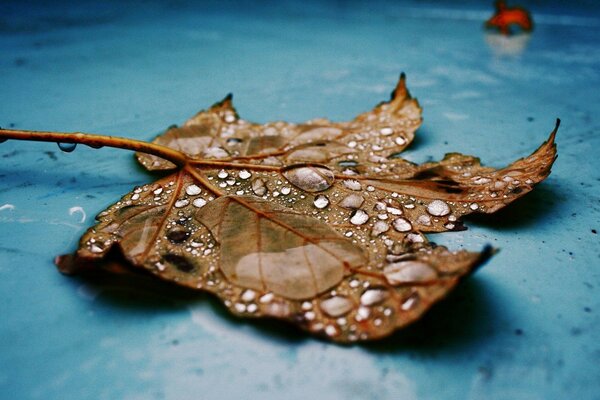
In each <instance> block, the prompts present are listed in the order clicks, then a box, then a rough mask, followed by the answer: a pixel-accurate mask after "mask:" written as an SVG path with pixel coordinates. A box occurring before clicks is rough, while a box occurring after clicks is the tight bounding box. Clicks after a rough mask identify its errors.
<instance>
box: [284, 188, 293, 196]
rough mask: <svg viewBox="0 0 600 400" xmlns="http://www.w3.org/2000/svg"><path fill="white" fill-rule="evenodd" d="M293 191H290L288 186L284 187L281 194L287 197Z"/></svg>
mask: <svg viewBox="0 0 600 400" xmlns="http://www.w3.org/2000/svg"><path fill="white" fill-rule="evenodd" d="M291 191H292V189H290V188H289V187H287V186H284V187H282V188H281V194H282V195H284V196H287V195H288V194H290V192H291Z"/></svg>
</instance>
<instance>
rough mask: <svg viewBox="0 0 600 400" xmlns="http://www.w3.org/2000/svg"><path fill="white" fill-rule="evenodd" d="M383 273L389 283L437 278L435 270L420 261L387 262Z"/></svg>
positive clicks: (396, 283) (397, 283)
mask: <svg viewBox="0 0 600 400" xmlns="http://www.w3.org/2000/svg"><path fill="white" fill-rule="evenodd" d="M383 275H384V276H385V279H386V280H387V281H388V283H389V284H390V285H400V284H403V283H407V282H423V281H431V280H434V279H436V278H437V272H436V270H435V269H433V268H432V267H431V266H429V265H428V264H425V263H424V262H422V261H400V262H397V263H394V264H389V265H387V266H386V267H385V268H384V269H383Z"/></svg>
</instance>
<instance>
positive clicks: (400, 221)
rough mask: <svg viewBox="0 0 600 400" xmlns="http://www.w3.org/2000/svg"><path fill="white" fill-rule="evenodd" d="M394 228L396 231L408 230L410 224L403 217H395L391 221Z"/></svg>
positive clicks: (410, 226)
mask: <svg viewBox="0 0 600 400" xmlns="http://www.w3.org/2000/svg"><path fill="white" fill-rule="evenodd" d="M392 225H393V226H394V229H395V230H397V231H398V232H408V231H410V230H411V229H412V225H411V224H410V222H408V220H406V219H404V218H397V219H395V220H394V222H392Z"/></svg>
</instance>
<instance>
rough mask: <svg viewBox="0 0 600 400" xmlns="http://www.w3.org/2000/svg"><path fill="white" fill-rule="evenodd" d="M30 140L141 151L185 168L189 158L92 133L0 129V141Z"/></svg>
mask: <svg viewBox="0 0 600 400" xmlns="http://www.w3.org/2000/svg"><path fill="white" fill-rule="evenodd" d="M2 139H3V140H6V139H13V140H29V141H36V142H55V143H75V144H84V145H87V146H90V147H95V148H99V147H103V146H107V147H115V148H118V149H127V150H133V151H139V152H141V153H146V154H151V155H153V156H157V157H160V158H162V159H165V160H167V161H170V162H172V163H173V164H175V165H177V166H179V167H183V166H185V165H186V164H187V162H188V158H187V156H186V155H185V154H184V153H182V152H180V151H177V150H175V149H171V148H169V147H166V146H161V145H159V144H154V143H147V142H144V141H141V140H134V139H127V138H122V137H117V136H105V135H95V134H91V133H82V132H73V133H63V132H46V131H25V130H16V129H0V140H2Z"/></svg>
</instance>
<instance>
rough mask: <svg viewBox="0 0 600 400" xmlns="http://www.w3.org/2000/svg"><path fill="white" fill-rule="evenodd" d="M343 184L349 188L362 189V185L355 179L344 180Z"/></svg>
mask: <svg viewBox="0 0 600 400" xmlns="http://www.w3.org/2000/svg"><path fill="white" fill-rule="evenodd" d="M344 186H346V187H347V188H348V189H350V190H361V189H362V185H361V184H360V182H359V181H355V180H345V181H344Z"/></svg>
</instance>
